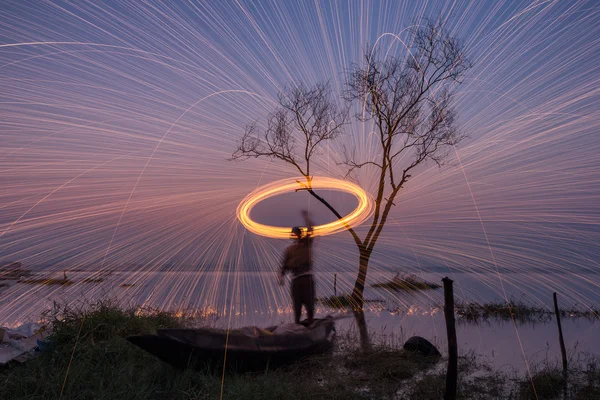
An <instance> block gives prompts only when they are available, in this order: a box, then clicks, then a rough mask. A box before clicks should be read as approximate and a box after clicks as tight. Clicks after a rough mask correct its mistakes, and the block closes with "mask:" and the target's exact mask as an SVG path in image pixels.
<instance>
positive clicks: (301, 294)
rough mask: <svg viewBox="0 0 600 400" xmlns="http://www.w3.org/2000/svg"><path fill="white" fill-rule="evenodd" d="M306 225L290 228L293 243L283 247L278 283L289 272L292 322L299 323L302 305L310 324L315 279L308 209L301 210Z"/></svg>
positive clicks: (311, 230)
mask: <svg viewBox="0 0 600 400" xmlns="http://www.w3.org/2000/svg"><path fill="white" fill-rule="evenodd" d="M302 216H303V217H304V220H305V223H306V226H305V227H304V229H303V228H302V227H299V226H295V227H293V228H292V238H293V239H294V243H293V244H292V245H290V246H288V247H287V248H286V249H285V252H284V255H283V263H282V265H281V269H280V277H279V284H280V285H283V282H284V277H285V274H286V273H288V272H289V273H290V275H291V278H292V283H291V285H290V292H291V296H292V304H293V307H294V322H295V323H296V324H299V323H300V317H301V316H302V306H304V308H305V309H306V314H307V322H308V325H310V324H312V322H313V320H314V312H315V281H314V278H313V271H312V242H313V226H312V222H311V221H310V218H309V215H308V211H306V210H302Z"/></svg>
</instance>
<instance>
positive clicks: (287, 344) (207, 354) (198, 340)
mask: <svg viewBox="0 0 600 400" xmlns="http://www.w3.org/2000/svg"><path fill="white" fill-rule="evenodd" d="M334 334H335V326H334V320H333V318H323V319H316V320H315V321H314V322H313V324H312V325H311V326H309V327H305V326H302V325H296V324H286V325H281V326H273V327H270V328H266V329H260V328H257V327H246V328H242V329H238V330H231V331H229V332H227V331H224V330H217V329H210V328H207V329H159V330H158V331H157V334H156V335H140V336H130V337H128V338H127V340H129V341H130V342H131V343H133V344H135V345H136V346H139V347H141V348H142V349H144V350H146V351H148V352H149V353H151V354H153V355H155V356H157V357H158V358H160V359H161V360H163V361H165V362H167V363H169V364H171V365H173V366H176V367H180V368H188V367H194V368H206V367H212V368H222V367H223V366H225V367H226V368H227V369H232V370H236V371H244V370H246V371H247V370H254V371H256V370H264V369H265V368H274V367H277V366H281V365H284V364H289V363H292V362H294V361H297V360H299V359H301V358H304V357H307V356H310V355H315V354H320V353H323V352H325V351H327V350H329V349H330V348H331V345H332V341H333V337H334Z"/></svg>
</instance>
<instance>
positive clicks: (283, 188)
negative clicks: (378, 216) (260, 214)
mask: <svg viewBox="0 0 600 400" xmlns="http://www.w3.org/2000/svg"><path fill="white" fill-rule="evenodd" d="M303 180H304V181H305V180H306V178H304V177H302V178H298V179H282V180H279V181H276V182H273V183H270V184H268V185H265V186H262V187H260V188H258V189H256V190H255V191H253V192H252V193H250V194H249V195H248V196H246V197H245V198H244V200H242V202H241V203H240V204H239V205H238V207H237V210H236V214H237V217H238V219H239V220H240V222H241V223H242V225H244V226H245V227H246V229H248V230H249V231H250V232H252V233H256V234H257V235H261V236H267V237H271V238H275V239H289V238H290V235H291V230H292V228H291V227H283V226H271V225H263V224H260V223H258V222H255V221H253V220H252V218H250V211H252V209H253V208H254V206H256V205H257V204H258V203H260V202H261V201H263V200H266V199H268V198H270V197H274V196H277V195H280V194H283V193H288V192H295V191H298V190H307V189H308V184H307V183H304V182H303ZM310 188H311V189H330V190H339V191H343V192H347V193H351V194H353V195H354V197H356V199H357V200H358V205H357V206H356V208H355V209H354V211H352V212H351V213H350V214H348V215H346V216H345V217H343V218H342V219H338V220H335V221H333V222H330V223H328V224H324V225H319V226H315V227H313V229H314V233H313V234H314V236H325V235H332V234H334V233H338V232H341V231H344V230H346V229H347V227H348V226H350V227H355V226H357V225H360V224H361V223H362V222H363V221H364V220H366V219H367V218H369V217H370V216H371V214H372V213H373V201H372V199H371V197H370V196H369V195H368V194H367V193H366V192H365V191H364V190H362V188H361V187H360V186H358V185H355V184H354V183H352V182H348V181H344V180H340V179H334V178H327V177H313V178H312V180H311V182H310Z"/></svg>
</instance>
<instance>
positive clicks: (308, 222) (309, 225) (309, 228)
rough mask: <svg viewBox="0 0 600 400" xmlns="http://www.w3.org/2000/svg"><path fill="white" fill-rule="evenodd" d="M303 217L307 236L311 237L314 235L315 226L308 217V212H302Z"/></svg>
mask: <svg viewBox="0 0 600 400" xmlns="http://www.w3.org/2000/svg"><path fill="white" fill-rule="evenodd" d="M302 216H303V217H304V223H305V225H306V234H307V235H308V236H311V235H312V234H313V224H312V221H311V220H310V217H309V215H308V211H306V210H302Z"/></svg>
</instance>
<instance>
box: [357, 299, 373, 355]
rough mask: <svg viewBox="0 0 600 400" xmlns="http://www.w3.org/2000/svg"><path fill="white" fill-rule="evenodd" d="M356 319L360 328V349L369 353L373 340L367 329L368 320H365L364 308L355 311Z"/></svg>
mask: <svg viewBox="0 0 600 400" xmlns="http://www.w3.org/2000/svg"><path fill="white" fill-rule="evenodd" d="M354 318H355V319H356V325H357V326H358V333H359V336H360V347H361V349H362V351H364V352H367V351H369V350H370V349H371V340H370V338H369V330H368V329H367V320H366V319H365V311H364V310H363V309H362V308H355V309H354Z"/></svg>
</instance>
